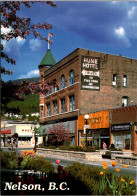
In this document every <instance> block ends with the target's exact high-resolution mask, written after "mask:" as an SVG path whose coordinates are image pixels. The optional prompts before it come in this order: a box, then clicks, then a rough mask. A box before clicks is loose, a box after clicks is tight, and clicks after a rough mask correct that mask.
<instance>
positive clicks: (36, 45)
mask: <svg viewBox="0 0 137 196" xmlns="http://www.w3.org/2000/svg"><path fill="white" fill-rule="evenodd" d="M29 44H30V46H29V47H30V49H31V50H32V51H37V50H40V49H41V48H42V41H41V40H39V39H31V40H30V41H29Z"/></svg>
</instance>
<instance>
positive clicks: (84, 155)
mask: <svg viewBox="0 0 137 196" xmlns="http://www.w3.org/2000/svg"><path fill="white" fill-rule="evenodd" d="M36 152H37V154H39V153H40V154H42V155H45V156H46V155H57V156H64V157H69V158H78V159H84V160H87V161H101V160H102V154H101V153H100V151H95V152H76V151H68V150H55V149H43V148H37V149H36Z"/></svg>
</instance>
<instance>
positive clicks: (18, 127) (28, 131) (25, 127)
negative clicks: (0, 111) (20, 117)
mask: <svg viewBox="0 0 137 196" xmlns="http://www.w3.org/2000/svg"><path fill="white" fill-rule="evenodd" d="M35 127H39V125H35V124H33V123H27V122H14V121H12V122H11V121H7V122H6V123H5V125H4V124H3V125H2V126H1V136H2V140H1V144H2V146H3V138H4V137H5V143H6V145H8V141H11V137H12V135H13V134H14V133H17V134H18V145H19V146H20V145H21V146H22V145H23V146H26V145H29V146H34V143H35V138H34V128H35ZM37 142H38V138H37Z"/></svg>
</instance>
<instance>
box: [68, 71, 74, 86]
mask: <svg viewBox="0 0 137 196" xmlns="http://www.w3.org/2000/svg"><path fill="white" fill-rule="evenodd" d="M74 83H75V73H74V71H73V70H71V71H70V73H69V85H72V84H74Z"/></svg>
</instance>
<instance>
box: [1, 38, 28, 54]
mask: <svg viewBox="0 0 137 196" xmlns="http://www.w3.org/2000/svg"><path fill="white" fill-rule="evenodd" d="M25 42H26V40H25V39H22V38H21V37H17V38H16V39H15V38H13V39H11V40H9V41H6V40H2V41H1V43H2V44H3V46H4V51H5V52H7V53H8V54H9V55H13V56H18V55H19V51H20V49H21V47H22V46H23V45H24V44H25ZM10 53H12V54H10Z"/></svg>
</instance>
